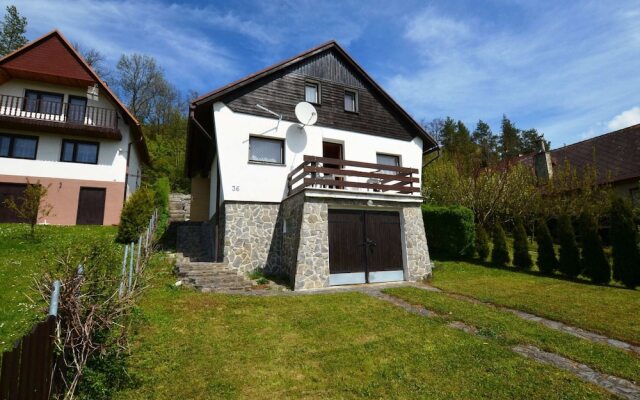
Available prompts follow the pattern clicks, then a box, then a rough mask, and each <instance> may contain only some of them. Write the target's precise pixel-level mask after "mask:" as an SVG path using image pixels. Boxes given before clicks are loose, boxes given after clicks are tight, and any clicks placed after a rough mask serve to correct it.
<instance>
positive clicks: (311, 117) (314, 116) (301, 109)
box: [296, 101, 318, 126]
mask: <svg viewBox="0 0 640 400" xmlns="http://www.w3.org/2000/svg"><path fill="white" fill-rule="evenodd" d="M296 118H298V121H300V123H301V124H302V125H303V126H306V125H313V124H315V123H316V121H318V113H317V112H316V109H315V107H314V106H312V105H311V104H310V103H307V102H306V101H302V102H300V103H298V104H297V105H296Z"/></svg>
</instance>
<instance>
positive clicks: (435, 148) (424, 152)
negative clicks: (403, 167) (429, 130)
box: [422, 145, 440, 169]
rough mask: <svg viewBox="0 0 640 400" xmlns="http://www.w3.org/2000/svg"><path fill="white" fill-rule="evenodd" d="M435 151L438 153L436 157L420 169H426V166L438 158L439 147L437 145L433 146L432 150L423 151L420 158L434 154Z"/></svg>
mask: <svg viewBox="0 0 640 400" xmlns="http://www.w3.org/2000/svg"><path fill="white" fill-rule="evenodd" d="M436 150H437V151H438V154H436V156H435V157H434V158H433V159H431V160H429V162H428V163H426V164H425V165H424V166H423V167H422V169H425V168H427V166H428V165H429V164H431V163H432V162H434V161H435V160H437V159H438V158H440V146H439V145H435V146H433V147H432V148H430V149H427V150H425V151H423V152H422V156H426V155H427V154H431V153H433V152H434V151H436Z"/></svg>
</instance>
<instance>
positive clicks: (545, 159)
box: [533, 138, 553, 182]
mask: <svg viewBox="0 0 640 400" xmlns="http://www.w3.org/2000/svg"><path fill="white" fill-rule="evenodd" d="M538 146H539V147H538V152H537V153H536V154H535V155H534V156H533V161H534V164H535V165H534V166H535V171H536V176H537V177H538V180H539V181H541V182H546V181H548V180H549V179H551V178H553V165H552V164H551V153H550V152H548V151H547V149H546V146H545V142H544V138H540V140H539V141H538Z"/></svg>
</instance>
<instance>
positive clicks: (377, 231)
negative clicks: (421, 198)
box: [329, 210, 404, 285]
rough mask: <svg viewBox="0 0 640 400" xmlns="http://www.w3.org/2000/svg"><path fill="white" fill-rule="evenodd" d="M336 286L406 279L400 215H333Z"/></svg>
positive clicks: (332, 258) (337, 212) (357, 212)
mask: <svg viewBox="0 0 640 400" xmlns="http://www.w3.org/2000/svg"><path fill="white" fill-rule="evenodd" d="M329 272H330V274H331V275H330V283H331V284H332V285H341V284H350V283H365V282H386V281H398V280H403V279H404V268H403V261H402V239H401V232H400V215H399V214H398V213H397V212H388V211H360V210H330V211H329Z"/></svg>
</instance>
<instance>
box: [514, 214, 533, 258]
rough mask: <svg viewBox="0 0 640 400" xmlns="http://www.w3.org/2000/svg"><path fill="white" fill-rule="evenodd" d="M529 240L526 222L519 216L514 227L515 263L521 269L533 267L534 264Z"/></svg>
mask: <svg viewBox="0 0 640 400" xmlns="http://www.w3.org/2000/svg"><path fill="white" fill-rule="evenodd" d="M527 240H528V239H527V231H526V230H525V229H524V223H523V222H522V219H521V218H518V219H516V224H515V227H514V229H513V265H514V266H515V267H518V268H520V269H531V267H532V266H533V262H532V261H531V255H530V254H529V243H528V241H527Z"/></svg>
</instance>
